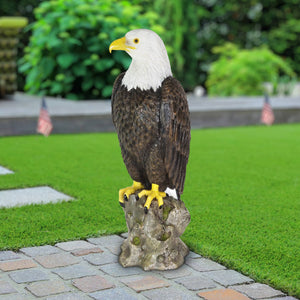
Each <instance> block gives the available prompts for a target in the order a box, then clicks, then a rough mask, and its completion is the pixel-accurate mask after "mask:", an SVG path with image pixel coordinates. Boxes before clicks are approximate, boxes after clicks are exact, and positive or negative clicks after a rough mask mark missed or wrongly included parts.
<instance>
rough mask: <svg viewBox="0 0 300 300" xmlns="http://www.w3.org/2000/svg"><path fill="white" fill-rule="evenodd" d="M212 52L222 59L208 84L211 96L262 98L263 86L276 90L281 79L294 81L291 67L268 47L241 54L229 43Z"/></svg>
mask: <svg viewBox="0 0 300 300" xmlns="http://www.w3.org/2000/svg"><path fill="white" fill-rule="evenodd" d="M213 52H214V53H216V54H220V57H219V59H218V60H217V61H215V62H214V63H212V65H211V68H210V70H209V75H208V79H207V82H206V85H207V87H208V93H209V95H218V96H239V95H261V94H263V93H264V88H263V83H264V82H272V83H273V85H274V86H275V85H277V83H278V81H279V78H280V76H283V75H285V76H289V77H290V78H292V77H294V73H293V71H292V69H291V68H290V67H289V65H288V64H287V63H286V62H285V61H284V60H283V59H282V58H280V57H279V56H277V55H275V54H274V53H273V52H272V51H270V50H269V49H268V48H266V47H260V48H253V49H251V50H240V49H239V48H238V47H237V46H236V45H234V44H231V43H226V44H225V45H224V46H220V47H215V48H213Z"/></svg>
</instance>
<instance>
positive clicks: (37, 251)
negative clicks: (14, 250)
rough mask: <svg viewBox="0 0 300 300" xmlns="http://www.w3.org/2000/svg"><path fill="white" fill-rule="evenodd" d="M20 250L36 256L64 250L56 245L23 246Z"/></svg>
mask: <svg viewBox="0 0 300 300" xmlns="http://www.w3.org/2000/svg"><path fill="white" fill-rule="evenodd" d="M20 252H22V253H24V254H26V255H27V256H30V257H35V256H42V255H50V254H56V253H61V252H62V251H61V250H60V249H58V248H56V247H54V246H50V245H45V246H39V247H27V248H21V249H20Z"/></svg>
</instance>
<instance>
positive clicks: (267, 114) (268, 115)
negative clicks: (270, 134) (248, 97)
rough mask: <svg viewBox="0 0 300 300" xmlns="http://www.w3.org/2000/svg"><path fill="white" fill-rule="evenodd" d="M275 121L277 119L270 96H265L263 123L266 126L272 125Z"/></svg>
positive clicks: (262, 114)
mask: <svg viewBox="0 0 300 300" xmlns="http://www.w3.org/2000/svg"><path fill="white" fill-rule="evenodd" d="M274 120H275V118H274V114H273V110H272V107H271V105H270V101H269V97H268V95H265V103H264V107H263V109H262V113H261V122H262V123H264V124H266V125H272V124H273V122H274Z"/></svg>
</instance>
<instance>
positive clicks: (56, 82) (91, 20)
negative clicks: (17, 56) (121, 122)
mask: <svg viewBox="0 0 300 300" xmlns="http://www.w3.org/2000/svg"><path fill="white" fill-rule="evenodd" d="M35 17H36V19H37V21H36V22H35V23H33V25H32V36H31V38H30V44H29V46H28V47H27V48H25V56H24V58H23V59H22V60H21V67H20V71H21V72H24V73H25V74H26V75H27V77H26V85H25V88H26V89H27V90H28V91H29V92H30V93H32V94H41V93H43V94H47V95H53V96H56V95H60V96H62V97H65V98H68V99H94V98H108V97H109V96H110V95H111V92H112V84H113V82H114V80H115V78H116V76H117V75H118V74H119V73H121V72H122V70H124V69H125V68H127V67H128V65H129V63H130V58H129V56H128V55H126V54H124V53H119V52H118V53H116V54H115V53H114V55H109V53H108V47H109V44H110V42H111V41H113V40H115V39H116V38H119V37H122V36H124V34H125V33H126V32H127V31H128V30H131V29H134V28H143V27H147V28H151V29H153V30H154V31H156V32H158V33H159V34H161V33H162V31H163V30H162V28H161V27H160V26H158V25H155V24H156V21H157V19H158V15H156V14H155V13H153V12H148V13H145V14H142V13H141V7H139V6H137V5H135V6H133V5H130V3H129V2H128V1H122V2H116V1H112V0H105V1H98V0H65V1H62V0H52V1H49V2H48V1H46V2H43V3H42V4H41V5H40V6H39V7H38V8H37V9H36V10H35Z"/></svg>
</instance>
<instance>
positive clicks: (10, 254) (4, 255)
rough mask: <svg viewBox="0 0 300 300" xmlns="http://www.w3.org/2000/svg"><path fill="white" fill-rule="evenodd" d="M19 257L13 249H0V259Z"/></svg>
mask: <svg viewBox="0 0 300 300" xmlns="http://www.w3.org/2000/svg"><path fill="white" fill-rule="evenodd" d="M19 258H21V256H20V255H19V254H17V253H15V252H13V251H0V261H3V260H12V259H19Z"/></svg>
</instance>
